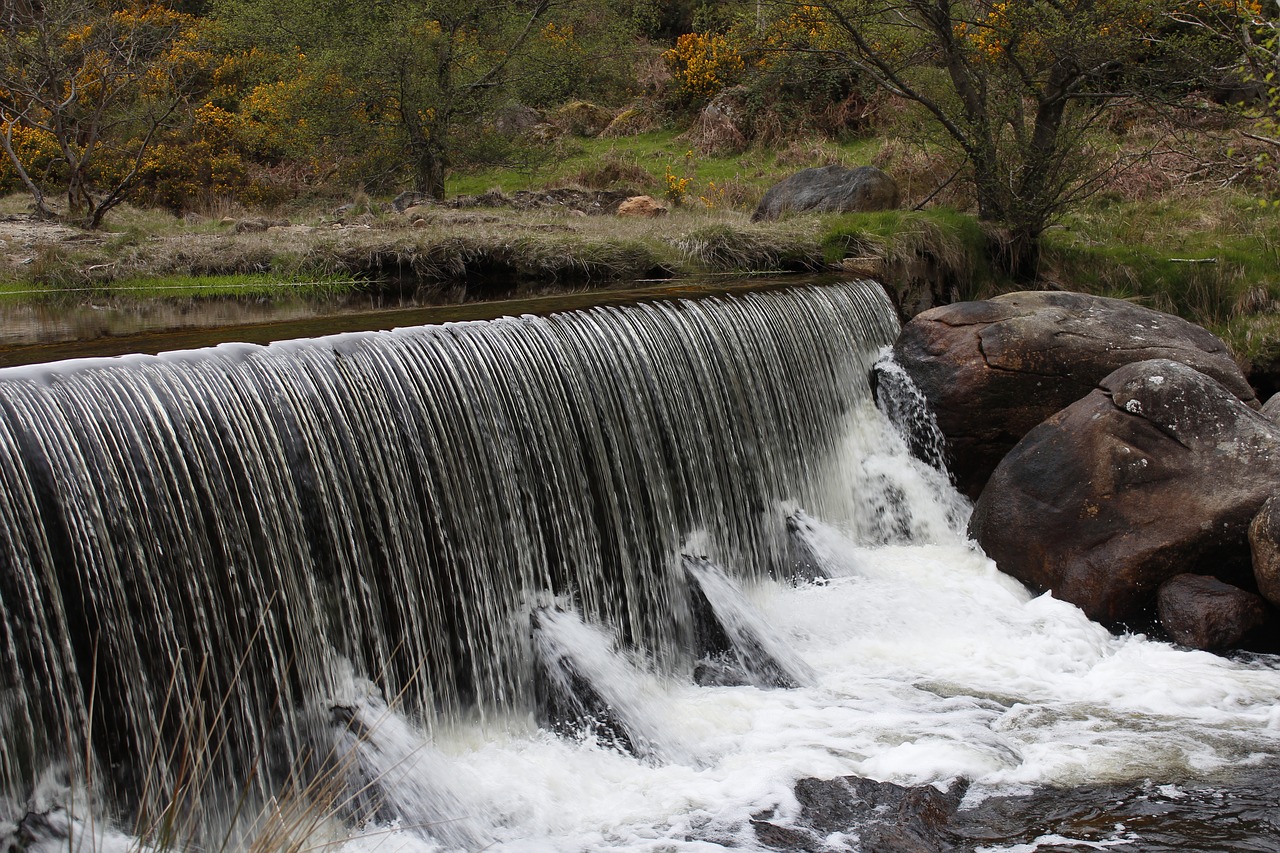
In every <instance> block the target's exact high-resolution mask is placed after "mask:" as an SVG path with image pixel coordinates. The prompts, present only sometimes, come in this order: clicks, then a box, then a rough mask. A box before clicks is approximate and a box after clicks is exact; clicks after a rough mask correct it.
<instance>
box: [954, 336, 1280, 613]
mask: <svg viewBox="0 0 1280 853" xmlns="http://www.w3.org/2000/svg"><path fill="white" fill-rule="evenodd" d="M1278 480H1280V426H1277V425H1276V424H1275V423H1273V422H1272V421H1270V420H1268V419H1266V418H1264V417H1263V416H1262V415H1260V414H1259V413H1258V412H1257V411H1255V410H1254V409H1251V408H1250V407H1248V406H1246V405H1245V404H1244V403H1243V402H1241V401H1240V399H1239V398H1238V397H1236V396H1235V395H1234V394H1232V393H1231V391H1229V390H1227V388H1225V387H1223V385H1221V384H1220V383H1218V382H1217V381H1215V380H1213V379H1211V378H1209V377H1208V376H1205V375H1204V374H1202V373H1199V372H1198V371H1195V370H1192V369H1191V368H1189V367H1187V366H1186V365H1183V364H1179V363H1177V362H1173V361H1168V360H1155V361H1144V362H1139V363H1138V364H1131V365H1126V366H1125V367H1122V368H1120V369H1119V370H1117V371H1115V372H1114V373H1112V374H1111V375H1110V376H1107V377H1106V378H1104V379H1103V380H1102V382H1101V383H1100V387H1099V388H1098V389H1097V390H1095V391H1093V392H1092V393H1090V394H1089V395H1088V396H1086V397H1085V398H1084V399H1082V400H1079V401H1078V402H1076V403H1073V404H1072V405H1070V406H1068V407H1067V408H1066V409H1064V410H1062V411H1061V412H1059V413H1058V414H1056V415H1054V416H1053V417H1051V418H1049V419H1048V420H1047V421H1045V422H1044V423H1042V424H1040V425H1039V426H1037V427H1035V428H1034V429H1032V430H1031V432H1029V433H1027V435H1026V436H1025V437H1024V438H1023V439H1022V441H1020V442H1018V444H1017V446H1015V447H1014V448H1013V450H1011V451H1010V452H1009V454H1008V455H1007V456H1006V457H1005V458H1004V460H1003V461H1002V462H1001V463H1000V465H999V467H997V468H996V470H995V472H994V473H993V474H992V475H991V480H990V482H989V483H988V484H987V487H986V489H984V490H983V492H982V497H981V498H980V499H979V500H978V503H977V505H976V506H975V507H974V511H973V516H972V518H971V519H970V523H969V532H970V535H972V536H973V537H974V538H975V539H976V540H977V541H978V543H979V544H981V546H982V547H983V549H985V551H986V552H987V554H988V555H989V556H991V558H992V559H994V560H995V561H996V564H997V565H998V566H999V567H1000V568H1001V569H1002V570H1003V571H1005V572H1007V573H1008V574H1011V575H1013V576H1014V577H1016V578H1018V579H1019V580H1021V581H1022V582H1023V583H1026V584H1028V585H1029V586H1031V587H1033V588H1035V589H1037V590H1046V589H1048V590H1053V593H1054V595H1055V597H1057V598H1061V599H1064V600H1066V601H1070V602H1072V603H1074V604H1076V605H1078V606H1079V607H1081V608H1082V609H1083V610H1084V611H1085V613H1087V614H1088V615H1089V617H1090V618H1092V619H1095V620H1097V621H1100V622H1103V623H1106V624H1109V625H1116V624H1123V623H1133V622H1135V621H1141V620H1143V619H1145V618H1147V617H1148V616H1149V615H1150V608H1151V605H1152V603H1153V602H1152V599H1153V597H1154V596H1155V592H1156V589H1157V588H1158V587H1159V586H1160V584H1161V583H1163V582H1164V581H1166V580H1168V579H1169V578H1171V577H1173V576H1174V575H1176V574H1181V573H1183V572H1186V571H1189V570H1196V569H1206V568H1209V567H1213V569H1214V570H1213V571H1212V574H1214V575H1217V576H1218V577H1220V578H1222V579H1224V580H1227V581H1228V582H1235V583H1243V584H1245V585H1248V584H1249V583H1250V581H1249V580H1248V578H1249V576H1250V575H1251V570H1250V566H1249V550H1248V527H1249V524H1250V522H1251V521H1252V520H1253V517H1254V516H1255V515H1256V514H1257V512H1258V508H1259V507H1261V506H1262V503H1263V502H1264V501H1265V500H1267V498H1268V497H1269V496H1270V495H1271V492H1272V490H1273V489H1274V487H1275V483H1276V482H1277V481H1278Z"/></svg>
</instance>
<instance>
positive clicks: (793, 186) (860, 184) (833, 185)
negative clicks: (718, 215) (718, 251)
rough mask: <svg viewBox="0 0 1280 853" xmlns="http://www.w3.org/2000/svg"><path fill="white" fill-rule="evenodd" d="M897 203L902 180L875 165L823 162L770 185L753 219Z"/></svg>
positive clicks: (882, 207) (881, 207) (887, 207)
mask: <svg viewBox="0 0 1280 853" xmlns="http://www.w3.org/2000/svg"><path fill="white" fill-rule="evenodd" d="M897 206H898V183H897V182H896V181H895V180H894V179H893V178H891V177H889V175H887V174H886V173H884V172H882V171H880V170H879V169H877V168H875V167H874V166H859V167H858V168H856V169H846V168H845V167H844V166H821V167H817V168H813V169H804V170H803V171H800V172H796V173H795V174H794V175H792V176H791V177H789V178H786V179H784V180H782V181H780V182H778V183H776V184H774V185H773V186H771V187H769V191H768V192H766V193H765V194H764V198H762V199H760V204H759V206H758V207H756V212H755V213H753V214H752V215H751V221H752V222H760V221H761V220H769V219H777V218H778V217H780V216H782V215H783V214H785V213H801V212H804V211H812V212H815V213H848V212H856V211H869V210H893V209H894V208H896V207H897Z"/></svg>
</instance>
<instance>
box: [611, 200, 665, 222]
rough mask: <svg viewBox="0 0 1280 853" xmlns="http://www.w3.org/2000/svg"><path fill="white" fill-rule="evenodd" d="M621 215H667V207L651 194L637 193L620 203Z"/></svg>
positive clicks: (651, 217)
mask: <svg viewBox="0 0 1280 853" xmlns="http://www.w3.org/2000/svg"><path fill="white" fill-rule="evenodd" d="M618 215H619V216H639V217H644V218H649V219H653V218H655V217H658V216H666V215H667V209H666V208H665V207H663V206H662V205H660V204H658V200H657V199H655V198H654V197H653V196H649V195H637V196H632V197H631V198H629V199H627V200H626V201H624V202H623V203H622V204H620V205H618Z"/></svg>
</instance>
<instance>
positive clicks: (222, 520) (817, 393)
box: [0, 282, 897, 827]
mask: <svg viewBox="0 0 1280 853" xmlns="http://www.w3.org/2000/svg"><path fill="white" fill-rule="evenodd" d="M896 330H897V322H896V319H895V317H894V312H893V309H892V307H891V305H890V304H889V302H888V300H887V299H886V298H885V296H884V294H883V292H882V291H881V290H880V288H879V287H877V286H875V285H874V284H870V283H857V282H855V283H844V284H836V285H830V286H823V287H810V288H796V289H789V290H778V291H768V292H759V293H748V294H744V295H738V296H722V297H708V298H701V299H696V300H693V299H689V300H665V301H664V300H659V301H654V302H650V303H642V304H636V305H630V306H616V307H602V308H595V309H589V310H581V311H572V312H566V313H561V314H554V315H551V316H547V317H536V316H524V317H517V318H504V319H498V320H493V321H485V322H471V323H458V324H447V325H443V326H431V327H416V328H406V329H398V330H395V331H393V332H385V333H355V334H347V335H340V336H335V337H329V338H317V339H310V340H298V341H290V342H285V343H278V344H272V345H270V346H265V347H263V346H256V345H222V346H219V347H216V348H213V349H208V350H196V351H190V352H175V353H169V354H166V355H162V356H158V357H154V356H130V357H124V358H119V359H110V360H98V361H83V362H62V363H56V364H51V365H43V366H36V367H30V368H15V369H10V370H6V371H0V614H2V617H3V618H2V620H0V656H2V658H3V662H2V665H0V727H2V728H0V738H2V739H3V743H4V745H5V750H4V755H3V758H0V783H2V785H3V793H2V794H0V798H2V799H0V808H3V809H4V810H6V811H8V812H10V813H11V814H0V820H6V819H8V820H17V818H18V817H20V816H21V814H22V812H23V811H24V809H25V808H26V803H27V802H28V801H29V798H30V796H31V791H33V790H34V789H36V788H37V787H38V786H39V785H40V784H41V780H42V778H44V777H45V776H46V774H47V773H48V772H49V769H50V768H51V767H55V766H58V767H61V768H62V772H63V773H65V774H66V775H67V776H68V777H70V778H71V779H73V780H79V781H80V782H81V783H82V784H84V785H85V786H86V787H88V788H89V789H90V791H91V796H92V797H93V798H95V800H96V801H100V803H101V804H102V806H103V807H104V808H107V809H109V810H111V811H112V812H113V813H115V814H123V815H129V816H131V817H132V820H133V825H135V826H139V825H141V826H144V827H145V826H148V825H150V824H149V822H148V821H150V820H153V819H154V818H155V816H156V815H158V814H160V813H161V812H162V811H163V810H164V809H165V808H174V806H175V804H177V806H178V807H180V808H181V809H183V810H184V811H185V812H186V813H189V814H199V815H201V816H202V817H201V820H207V821H208V822H210V823H214V824H216V823H218V822H219V821H221V822H222V823H223V824H225V823H227V822H229V821H230V820H231V817H230V816H231V815H232V814H233V813H235V812H236V811H237V810H238V808H239V806H238V805H237V801H238V800H239V798H240V797H242V796H245V795H246V791H247V792H248V795H251V796H253V797H257V798H260V799H266V798H268V797H269V796H271V795H272V793H273V792H274V791H276V790H278V789H279V788H280V787H281V786H282V785H285V784H297V778H296V777H297V774H298V773H299V772H300V768H304V767H307V766H315V765H316V764H323V755H319V756H318V753H323V752H324V750H325V749H326V747H325V746H324V744H327V743H332V741H333V737H332V734H331V730H332V727H333V726H334V722H335V720H338V721H339V722H343V721H345V722H347V723H349V722H350V721H351V720H358V719H362V716H361V713H363V712H360V713H358V707H357V706H356V705H355V704H353V703H352V702H350V701H349V700H347V699H345V698H344V690H345V689H346V688H345V687H344V684H346V683H347V682H348V681H349V679H350V678H351V674H352V673H354V674H355V676H356V677H358V678H360V679H364V680H367V682H368V683H369V684H370V685H371V689H372V690H373V691H374V692H375V693H376V694H379V695H380V696H381V697H383V699H379V700H378V701H385V702H387V703H390V704H392V705H394V707H395V708H396V710H397V712H399V713H402V714H404V715H406V716H407V717H409V718H411V719H413V720H415V721H417V722H418V723H419V724H420V725H421V726H422V727H423V728H424V729H425V730H430V729H431V728H432V726H434V725H437V724H438V723H440V722H441V721H448V720H457V719H460V718H465V717H476V716H479V717H481V718H484V717H485V716H486V715H493V714H501V713H513V712H514V713H524V712H528V711H529V710H530V709H531V708H532V707H533V703H534V701H535V699H536V697H535V696H534V692H535V691H534V689H533V686H532V684H533V680H534V679H533V678H532V676H531V673H532V671H533V666H534V660H533V658H534V655H533V650H532V648H531V642H530V624H531V614H532V613H533V612H534V611H535V610H537V609H538V608H541V607H546V606H547V605H548V604H550V603H552V602H555V603H557V604H567V605H568V606H571V607H572V608H573V610H574V611H575V612H577V613H578V614H580V616H581V618H582V619H583V620H584V621H585V622H588V623H591V624H594V625H599V626H608V630H610V631H611V632H612V633H613V635H614V636H615V637H616V638H617V641H618V642H619V643H620V644H622V645H624V646H625V647H627V648H628V649H630V650H632V651H633V652H635V653H636V654H639V655H641V656H643V657H644V658H645V659H646V660H647V661H649V662H650V663H651V664H652V665H653V666H654V667H655V668H656V669H658V670H660V671H664V672H668V673H675V674H687V673H691V671H692V667H693V664H694V658H695V643H694V642H693V636H692V634H693V630H694V628H693V625H692V620H691V618H690V604H689V602H690V598H689V590H688V588H687V582H686V579H685V574H684V571H683V569H682V566H681V548H682V543H683V542H685V541H686V540H687V538H688V537H689V536H690V535H696V536H697V537H698V538H699V539H700V541H702V542H704V543H705V544H706V548H705V553H706V555H707V556H708V557H709V558H711V559H713V560H714V561H715V563H716V564H717V565H720V566H723V567H726V568H727V569H729V570H730V571H731V572H732V573H733V574H734V575H735V576H736V577H737V578H738V579H740V580H742V579H747V580H749V579H751V578H759V577H763V576H765V575H766V574H768V573H770V572H774V573H777V574H779V575H782V574H785V572H786V567H787V566H788V564H789V559H790V558H789V556H788V555H789V553H790V550H789V549H790V548H791V545H790V543H789V542H788V533H787V518H788V515H789V514H791V515H794V513H795V512H796V510H797V508H798V507H803V508H804V509H805V510H807V511H809V512H812V513H814V514H816V515H818V516H820V517H837V518H851V517H855V516H857V514H858V513H857V506H858V501H859V497H858V495H856V494H854V490H853V489H852V487H851V484H850V483H849V482H848V481H847V479H846V475H847V472H848V471H849V470H850V469H849V466H848V465H845V464H837V461H838V460H840V459H841V458H842V455H843V454H845V453H846V452H847V448H846V446H845V442H846V439H847V434H848V430H849V427H850V424H851V423H856V422H857V421H858V420H859V419H860V418H865V417H866V416H867V415H866V412H867V411H869V410H872V409H871V407H872V406H873V403H872V400H871V390H870V387H869V380H868V377H869V373H870V370H871V367H872V365H873V363H874V362H875V361H876V359H877V358H878V357H879V354H880V351H881V349H882V348H883V347H884V346H885V345H886V344H888V343H889V342H890V341H891V340H892V338H893V335H894V334H895V333H896ZM547 612H552V611H547ZM344 679H345V681H344ZM359 707H366V706H359ZM353 709H354V710H353ZM15 815H16V817H15Z"/></svg>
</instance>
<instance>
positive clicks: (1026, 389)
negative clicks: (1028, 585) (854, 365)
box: [894, 291, 1257, 498]
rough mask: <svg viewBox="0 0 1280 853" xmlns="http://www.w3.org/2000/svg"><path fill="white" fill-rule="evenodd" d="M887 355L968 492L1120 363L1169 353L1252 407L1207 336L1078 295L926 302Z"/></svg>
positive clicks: (1234, 370) (1177, 322)
mask: <svg viewBox="0 0 1280 853" xmlns="http://www.w3.org/2000/svg"><path fill="white" fill-rule="evenodd" d="M894 355H895V357H896V358H897V360H898V362H899V363H900V364H901V365H902V366H903V367H904V368H905V369H906V371H907V372H908V373H909V374H910V375H911V377H912V379H914V380H915V383H916V385H917V386H918V387H919V388H920V390H921V391H922V392H923V393H924V395H925V397H927V398H928V400H929V404H930V406H931V407H932V409H933V412H934V415H935V416H936V417H937V422H938V426H939V428H940V429H941V430H942V432H943V434H944V435H945V436H946V440H947V450H948V454H949V456H950V461H951V470H952V473H953V474H954V475H955V478H956V483H957V485H958V487H959V488H960V490H961V491H962V492H964V493H965V494H967V495H969V496H970V497H972V498H976V497H977V496H978V494H979V493H980V492H981V491H982V487H983V486H984V485H985V483H986V481H987V478H988V477H989V476H990V474H991V472H992V471H993V470H995V467H996V465H997V464H999V462H1000V460H1001V459H1002V458H1003V457H1004V455H1005V454H1006V453H1008V452H1009V450H1010V449H1012V448H1013V446H1014V445H1015V444H1016V443H1017V442H1018V441H1019V440H1020V439H1021V438H1022V437H1023V436H1024V435H1026V434H1027V432H1029V431H1030V430H1031V428H1032V427H1034V426H1036V425H1037V424H1039V423H1040V422H1041V421H1043V420H1044V419H1045V418H1047V417H1049V416H1050V415H1052V414H1054V413H1055V412H1057V411H1059V410H1060V409H1063V408H1065V407H1066V406H1069V405H1070V404H1071V403H1074V402H1075V401H1076V400H1078V399H1080V398H1081V397H1083V396H1085V395H1086V394H1088V393H1089V392H1090V391H1092V390H1093V389H1094V388H1095V387H1096V386H1097V383H1098V382H1099V381H1101V380H1102V379H1103V377H1105V376H1107V375H1108V374H1109V373H1111V372H1112V371H1114V370H1115V369H1117V368H1119V367H1121V366H1123V365H1125V364H1130V363H1133V362H1137V361H1145V360H1148V359H1153V358H1167V359H1171V360H1173V361H1177V362H1180V363H1182V364H1186V365H1189V366H1191V367H1193V368H1195V369H1196V370H1199V371H1200V372H1201V373H1205V374H1207V375H1209V376H1212V377H1213V378H1214V379H1216V380H1218V381H1219V382H1221V383H1222V385H1223V386H1225V387H1226V388H1227V389H1228V390H1229V391H1230V392H1231V393H1232V394H1233V395H1234V396H1236V397H1237V398H1239V399H1240V400H1242V401H1243V402H1245V403H1246V404H1247V405H1250V406H1256V405H1257V401H1256V399H1255V396H1254V393H1253V390H1252V389H1251V388H1250V387H1249V383H1248V382H1247V381H1246V380H1245V377H1244V374H1242V373H1241V372H1240V368H1239V367H1237V366H1236V363H1235V361H1234V360H1233V359H1232V357H1231V354H1230V352H1229V351H1228V349H1227V347H1226V344H1224V343H1223V342H1222V341H1221V340H1220V339H1219V338H1217V337H1216V336H1215V335H1213V334H1211V333H1209V332H1208V331H1206V330H1204V329H1202V328H1200V327H1199V326H1195V325H1193V324H1191V323H1188V322H1187V321H1185V320H1182V319H1180V318H1178V317H1174V316H1172V315H1170V314H1162V313H1161V312H1159V311H1152V310H1150V309H1148V308H1142V307H1140V306H1138V305H1134V304H1133V303H1130V302H1125V301H1122V300H1119V299H1107V298H1104V297H1100V296H1087V295H1084V294H1079V293H1063V292H1056V291H1055V292H1025V293H1010V294H1006V295H1004V296H998V297H996V298H995V299H989V300H985V301H982V302H959V303H955V304H953V305H946V306H943V307H940V308H934V309H932V310H930V311H926V312H924V313H923V314H920V315H919V316H917V317H916V318H915V319H913V320H912V321H911V322H910V323H908V324H907V325H906V326H905V327H904V328H903V330H902V334H901V335H899V337H898V341H897V343H896V344H895V345H894Z"/></svg>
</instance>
